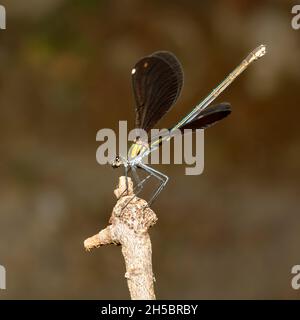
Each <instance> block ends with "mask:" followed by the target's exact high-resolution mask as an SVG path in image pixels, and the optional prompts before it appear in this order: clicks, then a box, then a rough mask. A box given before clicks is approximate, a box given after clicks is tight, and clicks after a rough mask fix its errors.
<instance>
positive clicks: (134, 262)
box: [84, 177, 157, 300]
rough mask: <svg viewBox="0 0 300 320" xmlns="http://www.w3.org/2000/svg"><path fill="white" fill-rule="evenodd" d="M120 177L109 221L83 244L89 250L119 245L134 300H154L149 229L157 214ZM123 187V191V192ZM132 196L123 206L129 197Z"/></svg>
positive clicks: (123, 178) (129, 183)
mask: <svg viewBox="0 0 300 320" xmlns="http://www.w3.org/2000/svg"><path fill="white" fill-rule="evenodd" d="M125 190H126V178H125V177H120V178H119V185H118V187H117V189H115V191H114V194H115V196H116V197H117V199H118V202H117V204H116V205H115V207H114V209H113V212H112V214H111V217H110V220H109V223H110V224H109V225H108V226H107V227H106V228H105V229H103V230H101V231H100V232H99V233H98V234H96V235H94V236H93V237H91V238H88V239H86V240H85V241H84V247H85V249H86V250H88V251H90V250H91V249H93V248H97V247H100V246H103V245H108V244H115V245H121V246H122V254H123V256H124V259H125V266H126V273H125V278H126V279H127V284H128V288H129V291H130V296H131V299H133V300H154V299H155V294H154V285H153V282H154V281H155V279H154V276H153V272H152V249H151V240H150V236H149V233H148V229H149V228H150V227H152V226H153V225H154V224H155V223H156V221H157V217H156V215H155V213H154V212H153V211H152V210H151V209H150V208H149V207H148V206H147V202H146V201H145V200H143V199H140V198H137V197H134V198H133V199H132V197H133V195H134V194H133V184H132V181H131V179H130V178H128V190H127V192H126V191H125ZM124 191H125V194H124ZM130 199H132V200H131V201H130V202H129V204H128V205H127V206H126V204H127V203H128V201H129V200H130Z"/></svg>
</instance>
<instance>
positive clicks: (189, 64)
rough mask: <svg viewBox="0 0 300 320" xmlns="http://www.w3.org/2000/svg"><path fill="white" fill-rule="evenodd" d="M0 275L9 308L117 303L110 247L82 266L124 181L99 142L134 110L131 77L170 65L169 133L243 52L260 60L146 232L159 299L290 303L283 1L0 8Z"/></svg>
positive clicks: (294, 235)
mask: <svg viewBox="0 0 300 320" xmlns="http://www.w3.org/2000/svg"><path fill="white" fill-rule="evenodd" d="M1 4H3V5H5V6H6V10H7V30H5V31H1V32H0V70H1V73H0V152H1V157H0V264H2V265H4V266H5V267H6V269H7V290H6V291H1V292H0V299H8V298H18V299H19V298H27V299H31V298H41V299H42V298H47V299H48V298H50V299H52V298H58V299H62V298H71V299H72V298H75V299H79V298H83V299H88V298H91V299H127V298H128V297H129V294H128V290H127V286H126V282H125V279H124V272H125V268H124V262H123V258H122V256H121V252H120V248H119V247H114V246H111V247H105V248H101V249H98V250H95V251H93V252H92V253H87V252H85V251H84V249H83V240H84V239H85V238H86V237H88V236H91V235H93V234H95V233H96V232H97V231H98V230H100V229H101V228H102V227H104V226H105V225H106V224H107V221H108V218H109V216H110V213H111V210H112V207H113V205H114V203H115V199H114V196H113V193H112V192H113V189H114V187H115V185H116V183H117V178H118V176H119V174H121V173H122V171H121V170H120V171H114V170H113V169H111V168H110V167H109V166H100V165H98V164H97V162H96V159H95V154H96V149H97V147H98V145H99V143H97V142H96V140H95V137H96V132H97V131H98V130H99V129H101V128H113V129H116V128H118V120H126V119H128V120H129V124H130V125H131V126H133V120H134V112H133V99H132V92H131V79H130V71H131V68H132V66H133V65H134V63H135V62H136V61H137V60H138V59H139V58H140V57H142V56H144V55H146V54H149V53H151V52H153V51H156V50H170V51H172V52H174V53H175V54H176V55H177V57H178V58H179V59H180V61H181V62H182V64H183V67H184V71H185V85H184V89H183V93H182V95H181V98H180V100H179V102H178V103H177V105H176V106H175V107H174V109H173V110H172V112H170V113H169V114H168V115H167V117H166V118H165V119H164V120H163V121H162V122H161V123H160V125H161V126H162V127H165V126H168V125H169V124H172V123H174V122H175V121H176V120H178V119H179V118H180V117H182V116H183V115H185V113H186V112H188V111H189V110H191V108H192V107H193V106H194V105H195V104H196V103H197V102H199V101H200V100H201V98H202V97H204V96H205V95H206V94H207V93H209V91H210V90H211V89H212V88H213V87H215V86H216V85H217V84H218V82H220V81H221V80H223V78H224V77H225V75H227V73H228V72H230V71H231V70H232V69H233V68H234V67H235V66H236V65H237V64H238V63H239V62H240V61H241V59H242V58H244V56H245V55H247V53H248V52H249V51H250V50H252V49H254V48H255V47H256V46H257V45H259V44H261V43H265V44H266V45H267V46H268V54H267V55H266V56H265V57H264V58H263V59H262V60H260V61H258V62H257V63H255V64H254V65H252V66H251V67H250V68H249V69H248V70H247V71H246V72H245V73H244V74H243V75H242V76H241V77H240V78H239V79H238V80H236V81H235V82H234V84H233V85H232V86H231V87H229V88H228V89H227V90H226V91H225V92H224V93H223V94H222V97H220V98H219V99H218V101H230V102H231V103H232V105H233V113H232V115H231V116H230V117H229V118H228V119H226V120H225V121H223V122H222V123H219V124H218V125H217V126H215V127H213V128H211V129H209V130H207V131H206V134H205V171H204V173H203V174H202V175H201V176H185V175H184V166H183V165H161V166H157V168H158V169H160V170H162V171H163V172H165V173H166V174H168V175H169V176H170V182H169V184H168V185H167V188H166V189H165V190H164V192H163V193H162V194H161V195H160V197H159V199H158V200H157V202H156V203H155V204H154V210H155V211H156V213H157V215H158V217H159V222H158V224H157V225H156V226H155V227H154V228H153V230H152V231H151V236H152V240H153V265H154V272H155V276H156V279H157V283H156V293H157V297H158V298H160V299H163V298H164V299H172V298H177V299H180V298H183V299H188V298H190V299H202V298H207V299H210V298H217V299H225V298H229V299H230V298H259V299H260V298H299V297H300V291H298V292H297V291H295V290H293V289H292V288H291V285H290V281H291V278H292V276H291V273H290V272H291V268H292V266H293V265H295V264H300V250H299V248H300V233H299V230H300V215H299V205H300V200H299V181H300V170H299V169H300V144H299V138H300V133H299V116H300V111H299V110H300V109H299V101H300V90H299V81H300V68H299V57H300V41H299V40H300V30H298V31H295V30H293V29H292V27H291V19H292V14H291V8H292V5H293V4H295V3H294V2H292V1H281V0H277V1H276V0H273V1H258V0H256V1H253V0H231V1H192V0H185V1H183V0H174V1H139V0H127V1H125V0H110V1H108V0H98V1H97V0H89V1H87V0H72V1H71V0H68V1H67V0H55V1H54V0H43V1H39V0H28V1H20V0H9V1H8V0H5V1H4V0H2V1H1Z"/></svg>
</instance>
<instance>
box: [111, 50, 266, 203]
mask: <svg viewBox="0 0 300 320" xmlns="http://www.w3.org/2000/svg"><path fill="white" fill-rule="evenodd" d="M265 53H266V46H264V45H261V46H259V47H257V48H256V49H255V50H253V51H252V52H251V53H250V54H249V55H248V56H247V57H246V58H245V59H244V60H243V61H242V62H241V63H240V64H239V65H238V66H237V67H236V68H235V69H234V70H233V71H232V72H231V73H230V74H229V75H228V76H227V77H226V78H225V80H223V81H222V82H221V83H220V84H219V85H218V86H217V87H216V88H215V89H214V90H213V91H212V92H211V93H210V94H209V95H208V96H207V97H206V98H204V99H203V100H202V101H201V102H200V103H199V104H198V105H197V106H196V107H195V108H194V109H193V110H192V111H191V112H190V113H189V114H187V115H186V116H185V117H184V118H183V119H182V120H180V121H179V122H178V123H177V124H176V125H175V126H174V127H173V128H171V129H170V135H167V136H165V137H161V136H160V137H157V138H155V139H152V141H148V140H149V139H148V140H147V139H142V138H141V137H138V138H137V139H136V140H135V141H134V143H133V144H132V146H131V148H130V149H129V152H128V155H127V158H122V157H120V156H117V157H116V158H115V160H114V161H113V162H112V166H113V167H114V168H117V167H119V166H120V165H123V166H124V167H125V175H126V181H127V175H128V172H129V170H131V171H132V177H133V179H134V180H135V188H134V190H136V191H135V192H134V194H135V195H134V196H136V195H138V194H139V193H140V192H141V190H142V189H143V186H144V184H145V182H146V180H147V179H149V178H150V177H155V178H156V179H158V180H159V186H158V187H157V189H156V190H155V192H154V194H153V195H152V197H151V199H150V200H149V201H148V205H151V204H152V203H153V201H154V200H155V199H156V197H157V196H158V195H159V193H160V192H161V191H162V189H163V188H164V187H165V185H166V184H167V182H168V179H169V178H168V176H166V175H165V174H163V173H161V172H159V171H158V170H155V169H153V168H152V167H150V166H149V165H146V164H145V163H143V159H144V158H145V157H146V156H147V155H149V154H150V153H151V152H153V151H154V150H156V149H157V148H158V147H159V146H160V145H161V144H162V143H163V142H164V140H169V139H170V137H172V133H173V132H178V131H179V132H182V133H184V129H192V130H197V129H205V128H207V127H209V126H211V125H213V124H214V123H216V122H218V121H220V120H221V119H223V118H225V117H226V116H228V115H229V114H230V113H231V106H230V104H229V103H220V104H217V105H212V106H210V104H211V103H212V102H213V101H214V100H215V99H216V98H217V97H218V96H219V95H220V93H221V92H222V91H223V90H225V89H226V88H227V87H228V86H229V85H230V84H231V83H232V82H233V81H234V79H235V78H236V77H237V76H238V75H240V74H241V73H242V72H243V71H244V70H245V69H246V68H247V67H248V66H249V65H250V64H251V63H252V62H253V61H255V60H257V59H258V58H260V57H262V56H263V55H264V54H265ZM131 73H132V84H133V92H134V98H135V102H136V108H135V112H136V118H135V126H136V128H141V129H143V130H145V131H146V132H147V133H149V131H150V130H151V129H152V128H153V127H154V126H155V125H156V124H157V122H158V121H159V120H160V119H161V118H162V117H163V116H164V115H165V114H166V113H167V112H168V111H169V110H170V109H171V107H172V106H173V105H174V104H175V102H176V100H177V98H178V97H179V95H180V92H181V88H182V85H183V71H182V67H181V64H180V62H179V61H178V59H177V58H176V57H175V55H173V54H172V53H170V52H167V51H158V52H154V53H153V54H151V55H149V56H146V57H144V58H142V59H141V60H139V61H138V62H137V63H136V65H135V66H134V68H133V69H132V72H131ZM178 129H179V130H178ZM137 168H139V169H142V170H144V171H145V172H147V176H146V178H144V179H141V178H140V177H139V175H138V173H137ZM127 186H128V185H127ZM125 191H126V190H125ZM134 196H133V197H134ZM130 200H131V199H130ZM130 200H129V202H130ZM129 202H128V203H129Z"/></svg>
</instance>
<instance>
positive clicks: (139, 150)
mask: <svg viewBox="0 0 300 320" xmlns="http://www.w3.org/2000/svg"><path fill="white" fill-rule="evenodd" d="M147 149H148V148H147V146H145V145H144V144H141V143H134V144H133V145H132V146H131V148H130V150H129V158H130V159H134V158H135V157H137V156H139V155H142V154H143V153H144V152H145V151H147Z"/></svg>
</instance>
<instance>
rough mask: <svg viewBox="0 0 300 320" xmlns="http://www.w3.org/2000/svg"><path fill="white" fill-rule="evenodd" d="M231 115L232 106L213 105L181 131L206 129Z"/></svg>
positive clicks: (181, 128)
mask: <svg viewBox="0 0 300 320" xmlns="http://www.w3.org/2000/svg"><path fill="white" fill-rule="evenodd" d="M230 113H231V105H230V104H229V103H227V102H223V103H220V104H216V105H212V106H210V107H207V108H206V109H204V110H203V111H201V112H199V114H198V115H197V116H196V117H195V118H194V119H192V120H191V121H189V122H187V123H186V124H184V125H183V126H182V127H180V128H179V129H180V130H181V131H183V130H184V129H192V130H196V129H206V128H208V127H210V126H212V125H213V124H215V123H216V122H218V121H220V120H222V119H223V118H225V117H227V116H228V115H229V114H230Z"/></svg>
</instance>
